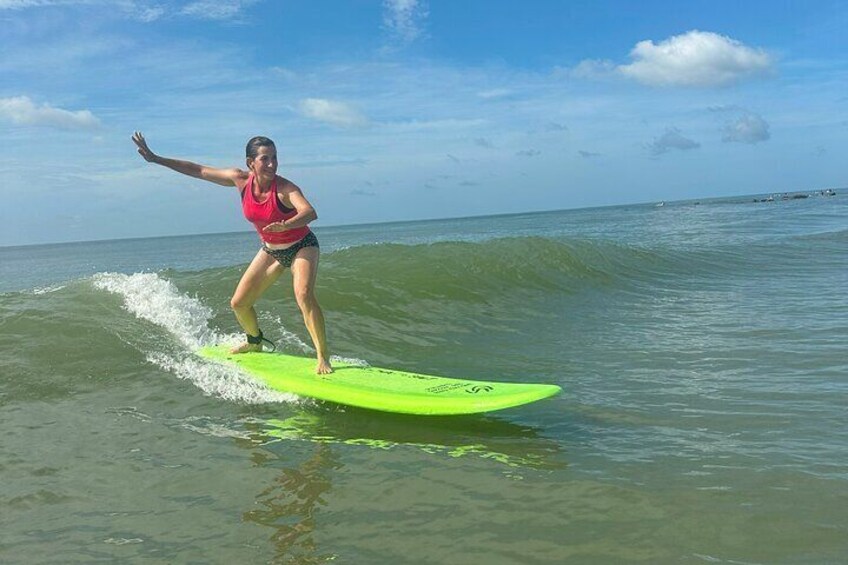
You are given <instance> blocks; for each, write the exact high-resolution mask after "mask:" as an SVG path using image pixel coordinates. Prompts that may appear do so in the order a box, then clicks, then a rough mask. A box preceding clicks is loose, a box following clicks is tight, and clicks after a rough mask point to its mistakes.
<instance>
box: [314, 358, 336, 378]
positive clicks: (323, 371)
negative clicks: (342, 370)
mask: <svg viewBox="0 0 848 565" xmlns="http://www.w3.org/2000/svg"><path fill="white" fill-rule="evenodd" d="M332 372H333V368H332V367H331V366H330V362H329V361H327V360H326V359H318V365H316V367H315V373H316V374H318V375H329V374H330V373H332Z"/></svg>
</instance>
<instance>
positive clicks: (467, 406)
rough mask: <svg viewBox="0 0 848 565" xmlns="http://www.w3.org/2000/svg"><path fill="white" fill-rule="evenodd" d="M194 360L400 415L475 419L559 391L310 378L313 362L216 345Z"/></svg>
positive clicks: (385, 377) (391, 378)
mask: <svg viewBox="0 0 848 565" xmlns="http://www.w3.org/2000/svg"><path fill="white" fill-rule="evenodd" d="M198 355H200V356H201V357H203V358H206V359H210V360H213V361H216V362H219V363H225V364H229V365H234V366H236V367H238V368H239V369H241V370H242V371H244V372H245V373H247V374H249V375H251V376H252V377H253V378H255V379H257V380H259V381H260V382H262V383H264V384H265V385H266V386H268V387H269V388H271V389H274V390H277V391H281V392H289V393H293V394H296V395H298V396H306V397H310V398H317V399H319V400H325V401H329V402H335V403H338V404H345V405H348V406H356V407H359V408H367V409H370V410H380V411H383V412H395V413H400V414H418V415H425V416H449V415H459V414H478V413H482V412H492V411H495V410H503V409H505V408H512V407H515V406H521V405H523V404H528V403H530V402H535V401H537V400H542V399H544V398H548V397H551V396H554V395H556V394H559V393H560V392H561V391H562V389H561V388H560V387H559V386H557V385H550V384H533V383H531V384H525V383H504V382H491V381H477V380H468V379H455V378H448V377H439V376H434V375H423V374H419V373H410V372H406V371H396V370H393V369H383V368H380V367H362V366H359V365H352V364H347V363H339V362H336V363H334V364H333V369H334V372H333V373H331V374H329V375H316V374H315V360H314V359H310V358H306V357H296V356H293V355H285V354H282V353H266V352H262V353H240V354H231V353H230V352H229V348H228V347H227V346H222V345H216V346H211V347H204V348H202V349H200V350H199V351H198Z"/></svg>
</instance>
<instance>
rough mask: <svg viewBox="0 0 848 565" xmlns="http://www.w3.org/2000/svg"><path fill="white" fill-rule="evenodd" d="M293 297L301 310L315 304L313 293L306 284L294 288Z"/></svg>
mask: <svg viewBox="0 0 848 565" xmlns="http://www.w3.org/2000/svg"><path fill="white" fill-rule="evenodd" d="M294 298H295V300H296V301H297V305H298V306H299V307H300V309H301V310H303V311H306V310H309V309H310V308H312V307H313V305H314V304H315V293H314V292H313V290H312V289H311V288H309V287H308V286H299V287H296V288H295V289H294Z"/></svg>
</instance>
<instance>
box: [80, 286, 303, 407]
mask: <svg viewBox="0 0 848 565" xmlns="http://www.w3.org/2000/svg"><path fill="white" fill-rule="evenodd" d="M93 284H94V286H95V288H98V289H101V290H106V291H108V292H111V293H114V294H117V295H119V296H121V297H122V298H123V300H124V304H123V307H124V309H126V310H127V311H128V312H130V313H132V314H133V315H135V316H136V317H137V318H139V319H142V320H146V321H148V322H152V323H153V324H155V325H157V326H159V327H161V328H163V329H165V330H167V331H168V332H169V333H170V334H172V335H173V336H174V337H176V338H177V339H178V340H179V342H180V343H181V344H182V345H183V346H184V348H185V349H184V350H182V351H176V352H163V351H150V352H146V358H147V360H148V361H149V362H150V363H153V364H154V365H157V366H159V367H161V368H162V369H165V370H166V371H169V372H171V373H173V374H174V375H176V376H177V377H179V378H180V379H184V380H187V381H190V382H191V383H193V384H194V385H195V386H197V387H198V388H199V389H200V390H202V391H203V392H204V393H206V394H209V395H212V396H216V397H219V398H223V399H225V400H232V401H236V402H245V403H248V404H261V403H266V402H297V401H299V400H300V399H299V398H298V397H296V396H295V395H291V394H283V393H279V392H276V391H272V390H270V389H268V388H267V387H265V386H264V385H262V384H261V383H258V382H256V381H254V380H253V379H251V378H249V377H246V376H244V375H243V374H241V373H239V372H238V371H237V370H235V369H234V368H232V367H224V366H222V365H217V364H213V363H206V362H203V361H201V360H199V359H197V358H195V357H194V355H193V354H192V353H193V352H194V351H195V350H197V349H198V348H200V347H203V346H206V345H213V344H216V343H235V342H237V340H238V339H239V337H238V336H237V335H235V334H231V335H222V334H219V333H218V332H216V331H214V330H212V329H210V328H209V320H210V319H211V317H212V310H211V309H210V308H209V307H207V306H206V305H204V304H203V303H202V302H200V300H198V299H197V298H192V297H190V296H186V295H184V294H182V293H181V292H180V291H179V290H178V289H177V287H176V286H175V285H174V284H173V283H172V282H171V281H168V280H165V279H163V278H161V277H160V276H159V275H157V274H155V273H134V274H131V275H126V274H121V273H100V274H97V275H95V277H94V279H93Z"/></svg>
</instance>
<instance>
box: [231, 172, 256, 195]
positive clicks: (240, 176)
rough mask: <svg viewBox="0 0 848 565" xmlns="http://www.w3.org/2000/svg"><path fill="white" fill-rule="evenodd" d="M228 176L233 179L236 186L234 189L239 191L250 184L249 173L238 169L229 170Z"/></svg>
mask: <svg viewBox="0 0 848 565" xmlns="http://www.w3.org/2000/svg"><path fill="white" fill-rule="evenodd" d="M229 172H230V176H231V178H232V179H233V184H235V185H236V188H238V189H239V191H242V190H244V187H245V186H247V185H248V183H249V182H250V176H251V173H250V172H248V171H243V170H241V169H239V168H233V169H230V171H229Z"/></svg>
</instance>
